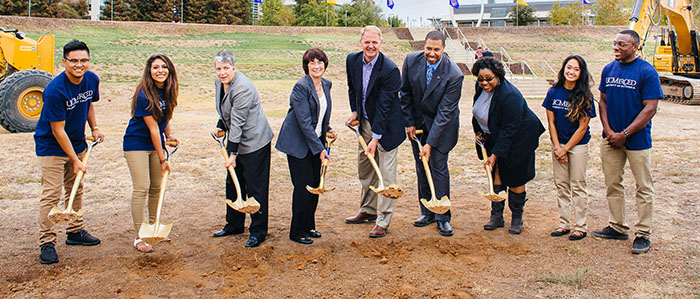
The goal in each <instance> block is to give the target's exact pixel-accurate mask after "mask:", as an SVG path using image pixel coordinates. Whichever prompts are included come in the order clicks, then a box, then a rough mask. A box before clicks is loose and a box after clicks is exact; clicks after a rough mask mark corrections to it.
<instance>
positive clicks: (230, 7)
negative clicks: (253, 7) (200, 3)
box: [205, 0, 251, 25]
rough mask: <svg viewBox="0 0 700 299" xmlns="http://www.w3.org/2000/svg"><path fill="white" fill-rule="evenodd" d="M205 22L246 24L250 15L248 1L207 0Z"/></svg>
mask: <svg viewBox="0 0 700 299" xmlns="http://www.w3.org/2000/svg"><path fill="white" fill-rule="evenodd" d="M205 9H207V19H208V20H207V23H213V24H231V25H243V24H248V21H249V20H250V17H251V12H250V2H249V1H247V0H209V1H208V2H207V4H206V6H205Z"/></svg>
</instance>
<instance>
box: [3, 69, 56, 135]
mask: <svg viewBox="0 0 700 299" xmlns="http://www.w3.org/2000/svg"><path fill="white" fill-rule="evenodd" d="M52 79H53V75H51V74H49V73H47V72H45V71H41V70H33V69H32V70H23V71H19V72H16V73H14V74H12V75H10V76H9V77H7V78H6V79H5V80H3V81H2V82H0V124H2V126H3V127H4V128H5V130H8V131H10V132H11V133H20V132H33V131H34V130H35V128H36V123H37V121H38V120H39V116H40V115H41V108H42V107H43V106H44V101H43V99H42V92H43V91H44V88H45V87H46V85H48V84H49V82H51V80H52Z"/></svg>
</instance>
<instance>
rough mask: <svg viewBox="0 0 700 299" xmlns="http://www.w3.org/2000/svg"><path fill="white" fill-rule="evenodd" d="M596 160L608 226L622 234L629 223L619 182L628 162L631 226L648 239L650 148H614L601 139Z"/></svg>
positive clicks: (652, 199)
mask: <svg viewBox="0 0 700 299" xmlns="http://www.w3.org/2000/svg"><path fill="white" fill-rule="evenodd" d="M600 160H601V162H602V163H603V174H604V175H605V185H606V186H607V188H608V189H607V193H606V197H607V199H608V208H609V210H610V217H609V220H608V221H609V222H610V226H611V227H612V228H613V229H615V230H616V231H618V232H620V233H623V234H626V233H627V231H628V230H629V226H627V223H626V222H625V187H624V186H623V185H622V175H623V174H624V172H625V163H626V162H627V160H629V161H630V168H631V169H632V175H633V176H634V182H635V184H636V187H637V192H636V196H635V201H636V204H637V215H638V217H639V220H638V221H637V223H636V224H635V225H634V227H635V228H636V229H637V232H636V233H635V235H636V236H638V237H644V238H649V235H650V234H651V218H652V213H653V208H654V207H653V202H654V183H653V180H652V177H651V149H646V150H636V151H633V150H628V149H624V148H623V149H616V148H613V147H612V146H610V145H608V143H607V142H605V141H603V142H602V143H601V145H600Z"/></svg>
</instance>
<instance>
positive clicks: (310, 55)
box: [301, 48, 328, 75]
mask: <svg viewBox="0 0 700 299" xmlns="http://www.w3.org/2000/svg"><path fill="white" fill-rule="evenodd" d="M314 59H318V61H320V62H323V69H324V70H325V69H327V68H328V57H327V56H326V53H325V52H323V50H321V49H319V48H311V49H308V50H306V52H304V56H303V57H302V59H301V68H303V69H304V73H305V74H307V75H308V74H309V62H312V61H314Z"/></svg>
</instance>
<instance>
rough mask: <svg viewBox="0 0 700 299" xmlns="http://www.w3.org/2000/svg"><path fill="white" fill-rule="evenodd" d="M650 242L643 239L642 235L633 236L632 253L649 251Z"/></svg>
mask: <svg viewBox="0 0 700 299" xmlns="http://www.w3.org/2000/svg"><path fill="white" fill-rule="evenodd" d="M650 244H651V242H649V240H647V239H645V238H644V237H636V238H634V243H632V253H634V254H640V253H646V252H648V251H649V245H650Z"/></svg>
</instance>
